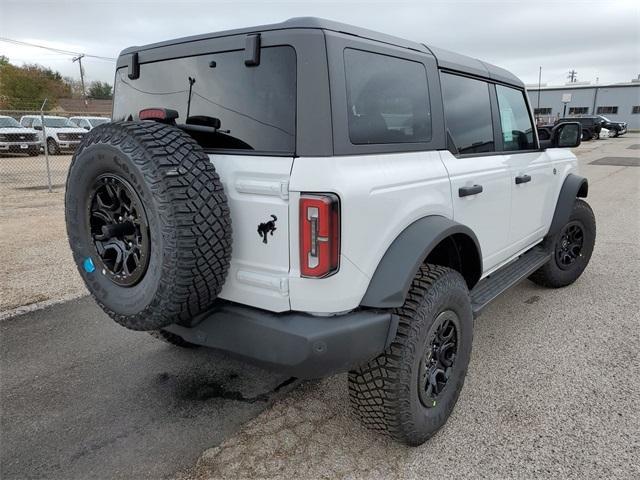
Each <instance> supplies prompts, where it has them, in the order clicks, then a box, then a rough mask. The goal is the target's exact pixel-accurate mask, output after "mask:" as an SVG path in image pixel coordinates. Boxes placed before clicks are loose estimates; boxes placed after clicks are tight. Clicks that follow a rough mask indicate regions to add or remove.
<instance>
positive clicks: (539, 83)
mask: <svg viewBox="0 0 640 480" xmlns="http://www.w3.org/2000/svg"><path fill="white" fill-rule="evenodd" d="M541 86H542V67H540V70H538V110H540V87H541Z"/></svg>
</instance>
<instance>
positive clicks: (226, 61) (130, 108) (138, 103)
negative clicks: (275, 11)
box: [113, 46, 296, 154]
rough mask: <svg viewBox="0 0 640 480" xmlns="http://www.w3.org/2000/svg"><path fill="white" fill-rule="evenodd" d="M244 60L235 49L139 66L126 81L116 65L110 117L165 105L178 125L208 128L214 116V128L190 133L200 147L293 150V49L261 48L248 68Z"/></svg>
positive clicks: (294, 74)
mask: <svg viewBox="0 0 640 480" xmlns="http://www.w3.org/2000/svg"><path fill="white" fill-rule="evenodd" d="M244 61H245V52H244V50H237V51H231V52H223V53H213V54H210V55H200V56H196V57H185V58H177V59H173V60H166V61H162V62H155V63H146V64H142V65H140V77H139V78H138V79H136V80H130V79H129V78H128V76H127V69H126V68H120V69H119V70H118V71H117V73H116V86H115V98H114V107H113V109H114V118H115V119H123V118H128V116H129V115H131V116H132V117H133V118H136V117H137V116H138V113H139V112H140V110H143V109H145V108H154V107H155V108H168V109H172V110H176V111H177V112H178V114H179V117H178V120H177V121H178V123H180V124H184V123H190V124H194V125H200V126H211V125H215V124H216V121H215V119H219V120H220V129H218V130H217V131H216V132H205V133H198V132H193V131H190V134H191V135H192V137H193V138H195V140H196V141H197V142H198V143H200V144H201V145H202V146H203V147H204V148H212V149H238V150H250V151H256V152H268V153H282V154H290V153H293V152H294V150H295V121H296V54H295V50H294V49H293V48H292V47H288V46H279V47H264V48H262V49H261V50H260V64H259V65H257V66H252V67H248V66H246V65H245V63H244ZM193 80H195V81H194V82H193ZM191 82H192V85H191V89H190V83H191ZM190 90H191V95H190V96H189V91H190ZM189 98H190V108H189V122H187V105H188V104H189Z"/></svg>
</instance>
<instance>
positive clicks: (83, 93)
mask: <svg viewBox="0 0 640 480" xmlns="http://www.w3.org/2000/svg"><path fill="white" fill-rule="evenodd" d="M83 57H84V53H82V54H80V55H78V56H77V57H73V61H74V62H76V61H77V62H78V65H79V66H80V85H81V86H82V99H83V100H84V108H85V109H88V108H89V105H87V94H86V90H85V89H84V69H83V68H82V58H83Z"/></svg>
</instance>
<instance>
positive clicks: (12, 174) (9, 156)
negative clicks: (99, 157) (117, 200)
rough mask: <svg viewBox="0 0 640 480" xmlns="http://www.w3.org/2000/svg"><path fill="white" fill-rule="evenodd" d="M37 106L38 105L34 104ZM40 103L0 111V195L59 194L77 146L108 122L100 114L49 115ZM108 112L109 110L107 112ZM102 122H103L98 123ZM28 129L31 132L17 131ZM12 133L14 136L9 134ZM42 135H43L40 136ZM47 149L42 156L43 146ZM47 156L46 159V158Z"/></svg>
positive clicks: (66, 112)
mask: <svg viewBox="0 0 640 480" xmlns="http://www.w3.org/2000/svg"><path fill="white" fill-rule="evenodd" d="M37 103H39V104H37ZM41 104H42V102H30V104H28V105H25V106H24V107H25V108H22V109H13V110H0V195H2V196H7V195H11V196H15V195H20V192H26V191H34V190H44V191H47V190H49V189H51V190H52V191H53V190H61V189H62V188H64V183H65V181H66V178H67V170H68V169H69V164H70V163H71V157H72V155H73V151H74V150H75V147H76V145H77V144H78V143H79V141H80V139H81V138H82V136H83V135H85V134H86V132H87V131H88V130H90V129H91V128H93V127H95V126H96V125H97V124H99V123H100V122H104V121H105V120H106V121H108V120H109V114H108V113H106V112H105V111H104V110H105V109H106V108H105V109H103V110H102V111H89V110H78V111H64V112H61V111H55V110H54V111H48V112H43V113H44V117H45V121H44V128H43V126H42V120H41V113H40V107H41ZM109 110H110V108H109ZM100 119H102V120H100ZM16 122H17V123H19V124H20V127H24V128H29V129H31V131H30V132H27V131H25V130H20V129H18V128H17V127H18V125H16ZM13 129H15V132H13V131H12V130H13ZM43 132H44V135H45V136H43ZM44 142H46V146H47V147H48V149H47V152H45V143H44ZM46 153H48V155H47V154H46Z"/></svg>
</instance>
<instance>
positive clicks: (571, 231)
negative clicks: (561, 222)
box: [555, 221, 584, 270]
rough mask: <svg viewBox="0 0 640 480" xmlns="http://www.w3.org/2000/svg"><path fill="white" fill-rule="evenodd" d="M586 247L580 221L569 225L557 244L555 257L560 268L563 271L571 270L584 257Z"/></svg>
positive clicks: (561, 233) (564, 229)
mask: <svg viewBox="0 0 640 480" xmlns="http://www.w3.org/2000/svg"><path fill="white" fill-rule="evenodd" d="M583 245H584V230H583V227H582V224H581V223H580V222H578V221H572V222H569V223H567V224H566V225H565V226H564V228H563V229H562V231H561V232H560V238H559V239H558V242H557V243H556V248H555V256H556V263H557V264H558V267H560V268H561V269H562V270H568V269H570V268H571V267H572V266H573V264H574V263H575V262H576V260H578V258H579V257H580V255H582V247H583Z"/></svg>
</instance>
